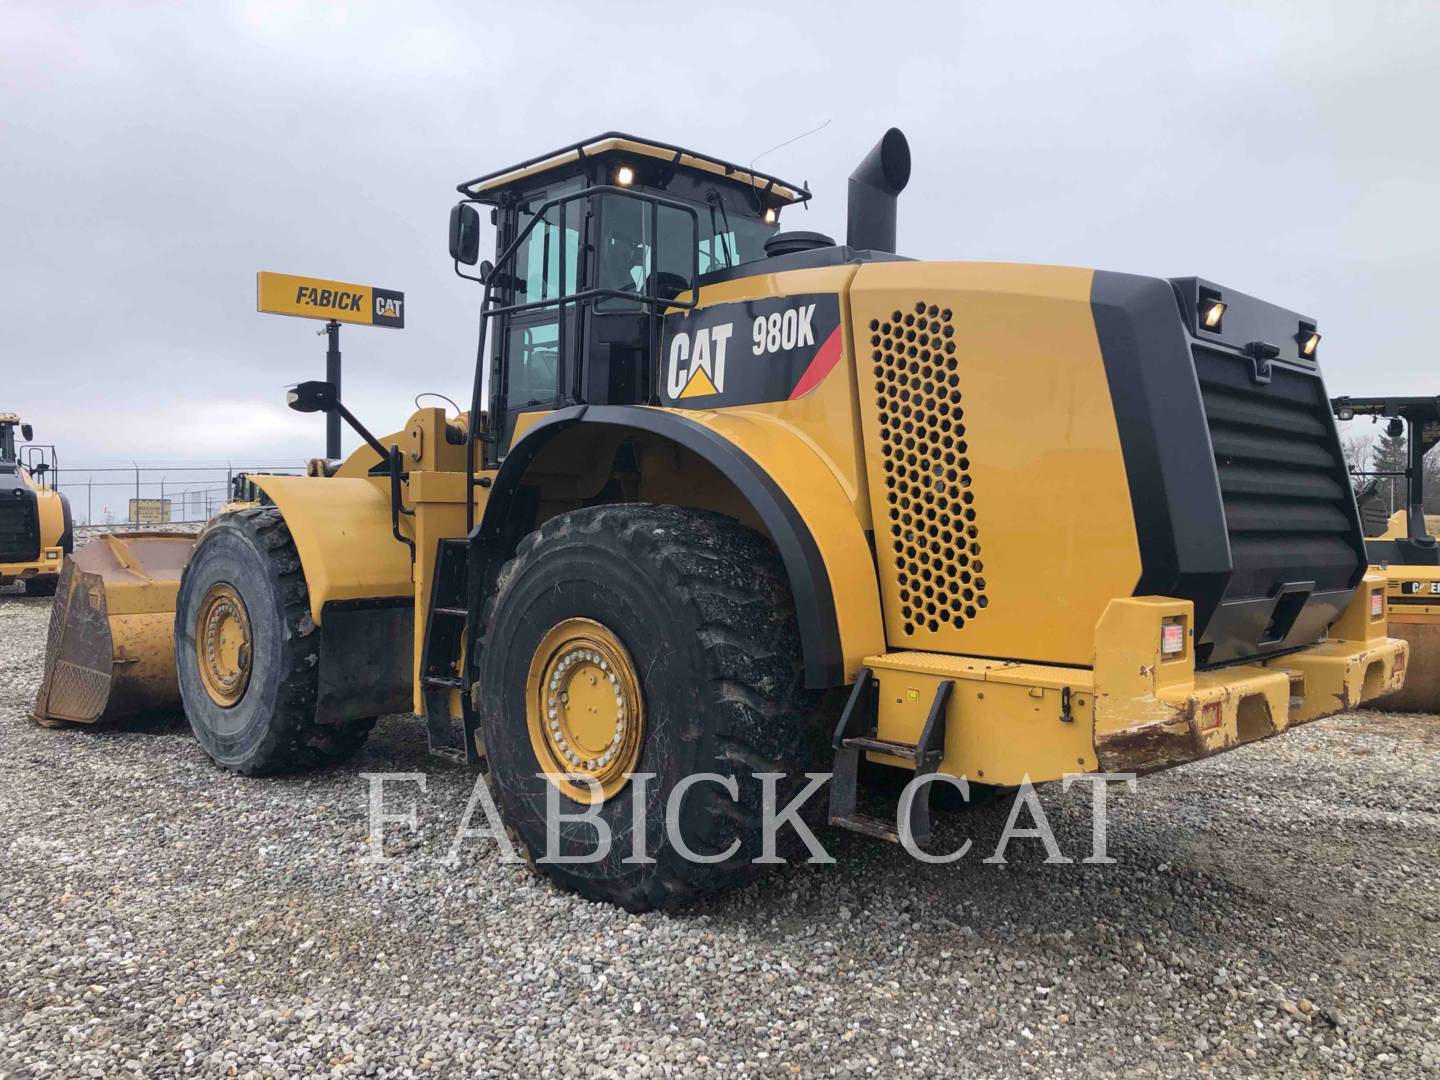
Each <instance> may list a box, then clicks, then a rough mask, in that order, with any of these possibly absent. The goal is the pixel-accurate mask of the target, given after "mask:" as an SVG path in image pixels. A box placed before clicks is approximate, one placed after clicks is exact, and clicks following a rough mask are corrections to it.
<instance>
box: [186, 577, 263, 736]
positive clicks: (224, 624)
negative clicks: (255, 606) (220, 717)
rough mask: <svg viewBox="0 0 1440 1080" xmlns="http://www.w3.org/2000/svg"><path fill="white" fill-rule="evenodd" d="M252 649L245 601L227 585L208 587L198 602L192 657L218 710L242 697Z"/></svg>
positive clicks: (246, 681) (246, 682) (247, 682)
mask: <svg viewBox="0 0 1440 1080" xmlns="http://www.w3.org/2000/svg"><path fill="white" fill-rule="evenodd" d="M253 648H254V647H253V645H252V643H251V638H250V613H249V612H248V611H246V610H245V601H244V600H241V599H240V594H239V593H238V592H236V591H235V589H234V587H233V586H231V585H227V584H224V583H223V582H219V583H216V584H214V585H211V586H210V589H209V591H208V592H206V593H205V596H204V598H203V599H202V600H201V601H200V619H199V622H198V623H197V624H196V628H195V657H196V660H198V661H199V667H200V681H201V682H202V683H204V684H205V692H206V693H207V694H209V695H210V699H211V700H212V701H214V702H215V704H217V705H219V706H220V707H221V708H225V709H228V708H229V707H230V706H232V705H234V704H235V703H236V702H237V701H239V700H240V699H241V698H242V697H244V696H245V688H246V687H247V686H249V685H250V661H251V657H252V654H253Z"/></svg>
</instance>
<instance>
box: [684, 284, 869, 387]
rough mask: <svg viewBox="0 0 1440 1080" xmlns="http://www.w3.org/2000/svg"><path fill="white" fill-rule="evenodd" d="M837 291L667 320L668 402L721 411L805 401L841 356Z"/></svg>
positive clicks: (725, 306)
mask: <svg viewBox="0 0 1440 1080" xmlns="http://www.w3.org/2000/svg"><path fill="white" fill-rule="evenodd" d="M840 343H841V334H840V301H839V298H838V297H837V296H836V295H835V294H833V293H817V294H813V295H802V296H784V297H767V298H766V299H763V300H744V301H741V302H739V303H734V304H716V305H714V306H713V307H706V308H701V309H700V310H699V311H695V312H681V313H677V314H674V315H667V316H666V317H665V331H664V337H663V339H662V345H661V355H662V356H663V357H664V358H665V368H664V384H663V385H662V386H661V391H662V397H663V399H664V402H665V404H666V405H671V406H674V407H676V408H681V409H686V408H689V409H720V408H727V407H729V406H731V405H753V404H756V403H757V402H762V401H787V400H791V399H794V398H798V397H803V396H804V395H805V394H807V393H809V392H810V391H811V390H813V389H814V388H815V387H816V386H818V385H819V384H820V380H822V379H823V378H824V377H825V376H826V375H827V374H829V372H830V369H831V368H833V367H834V366H835V364H836V363H837V362H838V361H839V359H840V353H841V347H840Z"/></svg>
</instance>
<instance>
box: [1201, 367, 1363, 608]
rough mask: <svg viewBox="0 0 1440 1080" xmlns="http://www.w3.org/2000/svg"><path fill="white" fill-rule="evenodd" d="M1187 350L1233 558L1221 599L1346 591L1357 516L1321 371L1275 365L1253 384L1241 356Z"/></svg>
mask: <svg viewBox="0 0 1440 1080" xmlns="http://www.w3.org/2000/svg"><path fill="white" fill-rule="evenodd" d="M1194 352H1195V372H1196V374H1197V376H1198V377H1199V380H1200V394H1201V398H1202V399H1203V401H1204V406H1205V418H1206V422H1207V424H1208V425H1209V428H1210V440H1211V444H1212V446H1213V448H1214V451H1215V468H1216V472H1217V473H1218V475H1219V479H1220V494H1221V499H1222V501H1223V503H1224V509H1225V527H1226V532H1227V533H1228V534H1229V537H1230V553H1231V558H1232V560H1233V565H1234V573H1233V574H1232V576H1231V578H1230V580H1229V582H1228V584H1227V586H1226V589H1225V595H1224V600H1227V601H1234V600H1244V599H1259V598H1263V597H1270V596H1273V595H1274V594H1275V592H1276V590H1277V589H1278V588H1279V587H1280V586H1281V585H1285V584H1292V583H1298V582H1313V583H1314V591H1315V592H1317V593H1322V592H1330V591H1335V590H1344V589H1348V588H1350V587H1351V586H1352V585H1353V584H1354V581H1355V577H1356V573H1357V571H1358V569H1359V567H1360V563H1361V556H1360V551H1359V550H1358V540H1357V538H1358V537H1359V535H1360V529H1359V522H1358V520H1357V518H1356V511H1355V502H1354V499H1353V497H1352V496H1351V492H1350V485H1349V480H1348V476H1347V473H1346V469H1345V462H1344V456H1343V454H1342V453H1341V449H1340V443H1339V439H1338V437H1337V435H1336V432H1335V424H1334V421H1333V419H1332V418H1331V414H1330V403H1329V401H1328V400H1327V399H1326V396H1325V388H1324V385H1323V383H1322V382H1321V379H1320V376H1319V373H1318V372H1310V371H1301V370H1296V369H1295V368H1291V367H1285V366H1282V365H1280V364H1274V365H1271V368H1270V372H1271V379H1270V382H1268V383H1258V382H1256V381H1254V380H1253V379H1252V378H1251V361H1250V360H1249V359H1248V358H1246V357H1243V356H1236V355H1235V354H1233V353H1229V352H1221V351H1219V350H1217V349H1210V348H1207V347H1205V346H1204V345H1197V346H1196V347H1195V350H1194Z"/></svg>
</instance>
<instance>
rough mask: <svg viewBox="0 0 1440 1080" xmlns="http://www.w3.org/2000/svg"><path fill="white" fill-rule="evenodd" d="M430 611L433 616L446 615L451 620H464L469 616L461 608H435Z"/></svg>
mask: <svg viewBox="0 0 1440 1080" xmlns="http://www.w3.org/2000/svg"><path fill="white" fill-rule="evenodd" d="M430 611H431V612H432V613H433V614H435V615H448V616H450V617H451V618H452V619H464V618H467V617H468V616H469V615H470V613H469V612H468V611H466V610H465V609H464V608H463V607H437V608H431V609H430Z"/></svg>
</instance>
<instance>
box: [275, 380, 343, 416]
mask: <svg viewBox="0 0 1440 1080" xmlns="http://www.w3.org/2000/svg"><path fill="white" fill-rule="evenodd" d="M285 404H286V405H289V406H290V408H292V409H294V410H295V411H296V412H305V413H311V412H325V413H328V412H333V411H334V409H335V384H334V383H328V382H321V381H319V380H315V381H312V382H302V383H297V384H296V385H294V386H292V387H291V388H290V389H289V390H287V391H286V392H285Z"/></svg>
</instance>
